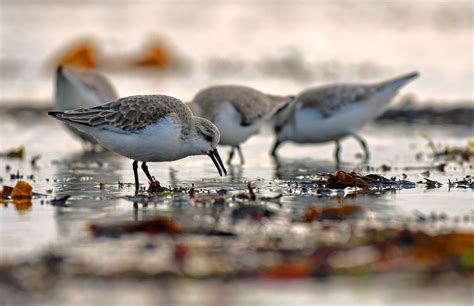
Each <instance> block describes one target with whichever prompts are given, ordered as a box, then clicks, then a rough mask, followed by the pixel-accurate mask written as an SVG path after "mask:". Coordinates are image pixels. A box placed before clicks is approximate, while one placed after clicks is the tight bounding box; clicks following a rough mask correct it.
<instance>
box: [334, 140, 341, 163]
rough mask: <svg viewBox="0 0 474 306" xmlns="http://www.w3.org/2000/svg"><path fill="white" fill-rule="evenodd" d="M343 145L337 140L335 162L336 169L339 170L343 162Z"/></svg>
mask: <svg viewBox="0 0 474 306" xmlns="http://www.w3.org/2000/svg"><path fill="white" fill-rule="evenodd" d="M340 155H341V143H340V142H339V140H336V149H335V150H334V160H335V161H336V168H339V164H340V162H341V158H340Z"/></svg>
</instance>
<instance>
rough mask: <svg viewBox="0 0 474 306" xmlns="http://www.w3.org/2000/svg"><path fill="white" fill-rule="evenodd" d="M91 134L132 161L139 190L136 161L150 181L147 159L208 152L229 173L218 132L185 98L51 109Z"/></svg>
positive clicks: (150, 98) (159, 97) (127, 100)
mask: <svg viewBox="0 0 474 306" xmlns="http://www.w3.org/2000/svg"><path fill="white" fill-rule="evenodd" d="M48 114H49V115H50V116H53V117H55V118H56V119H59V120H61V121H63V122H66V123H67V124H69V125H71V126H73V127H74V128H76V129H78V130H80V131H81V132H83V133H85V134H87V135H89V136H91V137H93V138H94V139H95V140H96V141H97V142H98V143H99V144H100V145H101V146H103V147H104V148H106V149H108V150H110V151H113V152H116V153H118V154H120V155H123V156H125V157H128V158H130V159H132V160H133V164H132V166H133V173H134V177H135V189H136V191H138V190H139V187H140V185H139V179H138V171H137V169H138V162H142V170H143V171H144V172H145V174H146V176H147V178H148V180H149V181H150V182H154V181H155V180H154V177H153V176H152V175H151V174H150V172H149V171H148V167H147V165H146V163H147V162H164V161H173V160H178V159H181V158H185V157H187V156H190V155H208V156H209V157H210V158H211V159H212V161H213V163H214V165H215V166H216V168H217V170H218V172H219V174H220V175H221V176H222V175H223V174H227V171H226V169H225V167H224V165H223V163H222V160H221V158H220V156H219V153H218V152H217V149H216V147H217V144H218V143H219V138H220V135H219V130H218V129H217V127H216V126H215V125H214V124H212V123H211V122H210V121H208V120H207V119H204V118H200V117H196V116H193V114H192V113H191V110H190V109H189V108H188V106H187V105H186V104H184V103H183V102H182V101H180V100H178V99H176V98H173V97H170V96H165V95H140V96H131V97H125V98H121V99H118V100H116V101H113V102H109V103H106V104H103V105H99V106H95V107H91V108H80V109H75V110H71V111H65V112H58V111H51V112H49V113H48Z"/></svg>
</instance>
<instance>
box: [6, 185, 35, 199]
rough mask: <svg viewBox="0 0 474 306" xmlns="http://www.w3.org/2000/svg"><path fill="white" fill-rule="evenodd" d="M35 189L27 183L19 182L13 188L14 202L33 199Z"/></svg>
mask: <svg viewBox="0 0 474 306" xmlns="http://www.w3.org/2000/svg"><path fill="white" fill-rule="evenodd" d="M32 195H33V187H31V185H30V184H28V183H27V182H25V181H18V182H17V183H16V185H15V187H13V190H12V193H11V197H12V199H14V200H21V199H31V196H32Z"/></svg>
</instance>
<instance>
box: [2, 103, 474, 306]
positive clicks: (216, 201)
mask: <svg viewBox="0 0 474 306" xmlns="http://www.w3.org/2000/svg"><path fill="white" fill-rule="evenodd" d="M1 119H2V134H3V135H8V140H9V141H7V142H2V143H1V147H0V149H1V150H0V151H1V152H6V151H8V150H10V149H15V148H17V147H20V146H24V156H23V159H20V158H15V157H10V158H7V157H2V158H1V161H2V167H1V169H0V177H1V178H2V184H3V185H4V186H12V187H13V186H15V184H16V183H17V182H18V181H19V179H18V176H17V175H19V176H20V177H21V179H20V180H23V181H25V182H27V183H28V184H30V185H31V186H32V187H33V192H34V193H35V194H33V197H32V199H31V201H30V200H27V201H24V200H22V201H18V200H12V199H10V198H9V197H8V198H7V199H5V200H3V202H2V206H3V207H1V212H0V219H1V220H0V227H1V229H0V237H1V239H0V254H1V263H0V292H1V294H0V295H1V296H2V299H3V300H2V302H4V301H5V302H10V303H18V304H24V303H27V304H29V303H31V302H32V301H35V303H39V304H41V303H47V304H57V305H61V304H65V303H72V302H74V303H82V304H86V303H94V304H111V303H114V301H124V300H126V301H127V302H128V303H129V304H141V305H152V304H156V303H157V302H158V303H166V304H188V303H191V302H198V303H206V304H216V305H217V304H219V305H221V304H229V303H230V304H236V305H239V304H242V305H246V304H249V303H252V304H255V305H260V304H262V305H264V304H269V303H271V301H274V302H282V301H283V302H285V301H286V302H295V303H297V304H305V303H306V304H309V303H314V302H317V301H319V302H326V303H328V302H336V301H337V302H338V303H345V304H359V303H361V301H363V302H364V303H366V304H380V303H394V304H397V303H400V302H406V303H411V302H413V301H418V302H425V303H433V304H439V303H444V302H446V303H448V302H449V303H453V304H463V303H464V304H465V303H469V302H470V301H472V291H471V289H472V284H473V281H472V271H473V270H472V269H473V249H474V241H473V234H472V232H473V224H474V223H473V222H474V221H473V220H474V217H473V198H472V187H473V184H472V181H471V177H470V176H471V175H472V174H473V169H472V167H473V166H472V160H471V161H469V155H470V154H471V152H472V147H471V148H470V147H469V141H472V139H471V138H470V137H472V135H471V134H470V128H469V127H466V126H442V127H441V126H436V125H433V126H424V125H406V124H396V123H378V124H372V125H370V126H367V127H366V128H365V129H364V130H363V133H362V134H363V135H364V136H365V137H366V138H367V140H368V143H369V144H370V146H371V148H372V159H371V160H370V162H369V164H368V165H365V164H362V163H361V162H360V159H359V151H360V148H359V147H358V146H357V144H356V143H355V141H354V142H353V141H351V140H347V141H344V142H343V154H342V157H343V160H345V161H346V162H344V163H342V164H341V165H340V169H341V170H343V171H344V172H339V173H338V172H337V170H338V169H337V167H336V165H335V164H334V162H333V161H332V152H333V146H332V145H323V146H295V145H286V146H284V147H283V148H282V150H281V160H280V161H279V163H275V162H274V161H272V160H271V159H270V158H269V157H268V150H269V148H270V145H271V135H270V133H269V132H264V133H263V134H262V135H260V136H257V137H255V138H252V139H251V140H250V141H249V142H248V143H247V144H245V146H244V147H243V149H244V152H245V154H246V156H247V160H246V164H245V165H244V166H237V165H236V166H232V167H229V168H228V170H229V175H228V176H227V177H225V178H219V177H218V175H217V174H216V173H215V169H214V168H213V167H214V166H213V165H212V163H211V162H210V161H208V160H207V159H206V158H201V157H190V158H187V159H184V160H182V161H178V162H172V163H163V164H150V171H151V172H152V174H153V175H154V176H155V177H156V178H157V180H159V181H160V183H161V186H162V187H164V188H165V189H164V190H162V191H161V192H158V193H150V192H147V191H146V189H147V188H148V184H143V189H144V191H143V192H141V193H140V194H139V195H134V189H133V188H134V187H133V184H131V183H132V181H133V180H132V178H133V175H132V170H131V162H130V161H128V160H126V159H125V158H122V157H119V156H117V155H115V154H113V153H110V152H103V153H85V152H84V151H83V147H82V146H81V144H80V143H78V142H76V141H74V140H73V139H72V138H71V136H70V135H69V134H68V133H67V132H66V130H65V129H64V128H63V127H62V126H61V125H60V124H58V123H57V122H55V121H53V120H50V119H49V118H46V116H41V115H40V116H38V115H37V114H34V113H28V112H27V113H24V114H22V122H21V124H20V123H19V121H18V117H16V116H15V117H13V116H9V115H2V118H1ZM427 127H429V129H428V128H427ZM428 139H431V140H432V142H433V143H434V146H435V149H434V150H433V146H432V145H431V144H430V142H429V141H428ZM58 144H59V145H58ZM63 144H68V145H63ZM471 145H472V144H471ZM220 150H221V152H222V153H221V154H224V153H225V150H226V148H220ZM456 150H457V151H456ZM18 153H21V152H18ZM435 153H438V155H439V156H437V157H436V156H434V155H436V154H435ZM443 153H445V154H443ZM33 157H34V159H36V161H35V162H34V163H32V159H33ZM352 171H354V172H353V173H352ZM368 174H372V175H369V176H367V175H368ZM141 181H142V182H145V177H144V176H142V177H141ZM193 184H194V187H193ZM66 196H69V197H68V198H67V199H65V198H64V197H66ZM78 288H80V289H78ZM112 290H113V293H111V292H112ZM295 291H296V292H298V294H297V295H296V294H294V293H295ZM25 293H26V294H25ZM295 299H296V300H295Z"/></svg>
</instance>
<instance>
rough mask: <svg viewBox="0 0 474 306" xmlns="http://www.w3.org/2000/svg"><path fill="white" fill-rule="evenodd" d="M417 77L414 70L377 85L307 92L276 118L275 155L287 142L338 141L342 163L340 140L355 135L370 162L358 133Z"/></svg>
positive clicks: (326, 88) (277, 114)
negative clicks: (403, 87)
mask: <svg viewBox="0 0 474 306" xmlns="http://www.w3.org/2000/svg"><path fill="white" fill-rule="evenodd" d="M417 76H418V72H413V73H410V74H407V75H403V76H400V77H397V78H394V79H391V80H387V81H384V82H380V83H376V84H334V85H327V86H321V87H316V88H311V89H308V90H305V91H303V92H302V93H300V94H299V95H298V96H297V97H296V98H295V99H294V101H293V103H292V104H291V106H290V107H287V108H286V109H285V110H283V111H281V112H278V113H276V114H275V116H274V117H273V124H274V131H275V134H276V141H275V144H274V146H273V149H272V151H271V154H272V155H273V156H274V157H275V158H276V157H277V156H276V151H277V148H278V147H279V146H280V145H281V144H282V143H283V142H285V141H293V142H296V143H321V142H327V141H335V142H336V150H335V158H336V161H337V162H339V154H340V151H341V148H340V143H339V141H340V139H341V138H343V137H345V136H348V135H351V136H353V137H354V138H355V139H356V140H357V141H358V142H359V143H360V144H361V146H362V148H363V150H364V153H365V160H366V161H367V160H368V158H369V150H368V147H367V144H366V142H365V141H364V139H362V137H360V136H359V135H358V134H357V132H358V131H359V129H361V128H362V126H364V125H365V124H366V123H367V122H368V121H369V120H371V119H373V118H375V117H377V116H378V115H380V114H381V112H382V111H383V108H384V106H385V105H386V104H387V103H388V102H389V101H390V100H391V99H392V98H393V97H394V96H395V95H396V94H397V92H398V90H399V89H400V88H401V87H402V86H403V85H405V84H406V83H408V82H409V81H411V80H413V79H414V78H416V77H417Z"/></svg>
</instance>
